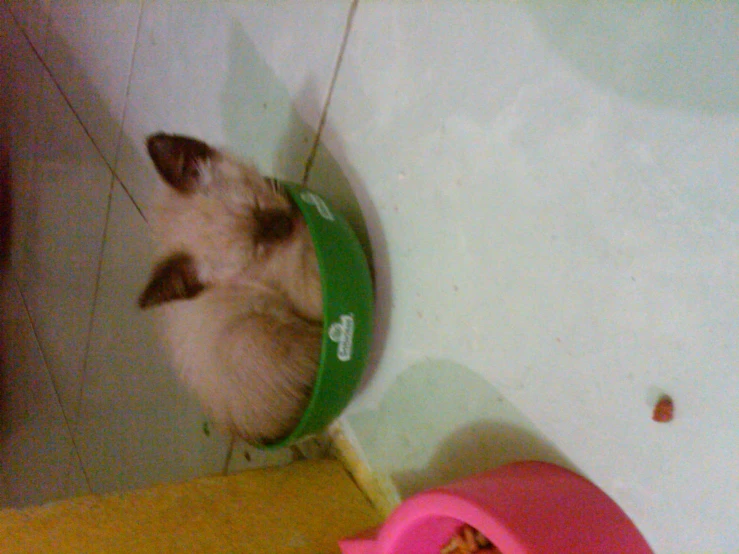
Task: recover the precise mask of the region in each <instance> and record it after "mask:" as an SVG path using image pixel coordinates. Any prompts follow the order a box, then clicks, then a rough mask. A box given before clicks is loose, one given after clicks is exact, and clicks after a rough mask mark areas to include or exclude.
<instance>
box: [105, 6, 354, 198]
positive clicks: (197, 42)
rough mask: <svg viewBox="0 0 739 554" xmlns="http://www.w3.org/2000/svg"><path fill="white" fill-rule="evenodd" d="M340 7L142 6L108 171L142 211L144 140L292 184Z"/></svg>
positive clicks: (148, 174) (328, 67)
mask: <svg viewBox="0 0 739 554" xmlns="http://www.w3.org/2000/svg"><path fill="white" fill-rule="evenodd" d="M348 6H349V4H348V2H329V3H321V4H320V5H316V4H305V3H303V2H299V1H290V2H279V3H259V2H254V3H243V4H236V3H220V2H208V3H206V2H202V3H186V4H183V3H179V2H163V1H153V2H147V3H146V4H145V6H144V11H143V14H142V22H141V30H140V33H139V42H138V44H137V50H136V60H135V63H134V68H133V70H132V75H131V85H130V94H129V98H128V107H127V111H126V118H125V122H124V136H123V139H122V144H121V154H120V159H119V163H118V166H117V173H118V175H119V176H120V178H121V179H122V181H123V183H124V185H125V186H126V187H127V188H128V189H129V190H130V191H131V192H132V194H133V196H134V198H135V199H136V201H137V203H138V204H139V205H142V206H145V204H146V200H147V198H148V194H149V191H150V189H151V187H152V184H153V183H154V182H155V179H156V175H155V172H154V170H153V168H152V167H151V164H150V163H149V162H148V160H147V156H146V154H145V148H144V140H145V137H146V136H147V135H149V134H151V133H154V132H156V131H159V130H164V131H169V132H178V133H183V134H190V135H194V136H196V137H198V138H201V139H203V140H205V141H209V142H211V143H213V144H215V145H225V146H228V147H229V148H231V149H232V150H234V151H236V152H237V153H239V154H241V155H243V156H245V157H248V158H250V159H252V160H254V161H255V162H256V163H257V165H258V166H259V167H260V169H261V170H262V171H263V172H264V173H266V174H274V175H277V176H279V177H283V178H290V179H293V180H299V179H300V178H301V177H302V173H303V166H304V163H305V161H306V158H307V155H308V152H309V150H310V147H311V142H312V139H313V131H314V128H315V126H316V125H317V123H318V118H319V116H320V113H321V107H322V105H323V101H324V98H325V96H326V92H327V90H328V85H329V82H330V78H331V75H332V71H333V68H334V64H335V61H336V57H337V53H338V50H339V45H340V43H341V37H342V34H343V32H344V26H345V21H346V14H347V10H348Z"/></svg>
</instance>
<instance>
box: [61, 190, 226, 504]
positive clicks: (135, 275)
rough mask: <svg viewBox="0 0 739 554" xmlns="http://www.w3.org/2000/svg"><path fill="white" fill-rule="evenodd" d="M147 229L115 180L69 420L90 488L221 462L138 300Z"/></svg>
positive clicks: (215, 439)
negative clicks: (78, 395) (76, 402)
mask: <svg viewBox="0 0 739 554" xmlns="http://www.w3.org/2000/svg"><path fill="white" fill-rule="evenodd" d="M147 232H148V228H147V225H146V223H145V222H144V220H143V219H142V217H141V215H140V214H139V212H138V211H137V210H136V208H135V206H134V205H133V204H132V202H131V200H130V199H129V198H128V196H127V195H126V194H125V192H124V191H123V189H122V188H121V187H120V185H118V184H117V185H116V186H115V187H114V194H113V199H112V204H111V212H110V221H109V225H108V231H107V234H106V242H105V250H104V254H103V265H102V270H101V276H100V288H99V291H98V301H97V305H96V309H95V317H94V321H93V327H92V336H91V341H90V353H89V358H88V362H87V373H86V376H85V382H84V388H83V396H82V402H81V404H80V411H79V417H78V420H77V424H76V426H75V427H74V436H75V439H76V441H77V446H78V448H79V452H80V456H81V458H82V461H83V463H84V465H85V468H86V471H87V474H88V476H89V479H90V485H91V487H92V489H93V491H94V492H106V491H112V490H123V489H131V488H137V487H142V486H145V485H150V484H153V483H158V482H162V481H174V480H183V479H187V478H190V477H195V476H199V475H204V474H212V473H218V472H220V471H222V469H223V463H224V461H225V456H226V450H227V446H228V440H227V439H226V437H223V436H220V435H218V434H217V433H215V432H208V433H207V434H206V433H205V430H204V422H205V418H204V417H203V414H202V412H201V410H200V408H199V406H198V404H197V402H196V401H195V399H194V398H193V397H192V396H190V394H189V393H188V392H187V391H186V390H185V388H184V386H182V385H181V384H180V383H179V382H178V381H177V380H176V379H175V375H174V372H173V371H172V370H171V369H170V368H169V367H167V364H166V362H165V361H164V359H163V356H162V354H161V353H160V347H159V343H158V339H157V334H156V328H155V322H154V320H153V318H152V315H151V314H150V313H149V312H142V311H141V310H140V309H139V308H138V306H137V304H136V300H137V298H138V295H139V293H140V292H141V290H142V289H143V287H144V286H145V285H146V282H147V279H148V273H149V271H150V261H151V255H152V253H151V247H150V243H149V239H148V235H147Z"/></svg>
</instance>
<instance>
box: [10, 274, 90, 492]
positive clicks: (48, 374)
mask: <svg viewBox="0 0 739 554" xmlns="http://www.w3.org/2000/svg"><path fill="white" fill-rule="evenodd" d="M13 280H14V281H15V286H16V289H17V290H18V294H19V295H20V297H21V301H22V302H23V309H24V310H25V312H26V318H27V319H28V323H29V324H30V325H31V331H32V333H33V340H34V342H35V343H36V348H37V349H38V351H39V354H41V359H42V360H43V362H44V370H45V371H46V377H47V379H48V380H49V383H50V384H51V388H52V390H53V391H54V397H55V398H56V403H57V404H58V405H59V409H60V410H61V412H62V418H63V419H64V426H65V427H66V429H67V433H68V434H69V440H70V442H71V443H72V448H73V450H74V456H75V457H76V458H77V461H78V462H79V465H80V470H81V471H82V475H83V476H84V477H85V484H86V485H87V489H88V491H90V492H92V486H91V485H90V478H89V477H88V475H87V470H86V469H85V465H84V464H83V463H82V458H81V456H80V452H79V448H78V447H77V441H76V440H75V438H74V433H73V432H72V426H71V425H70V423H69V418H68V417H67V412H66V410H65V409H64V405H63V404H62V400H61V397H60V396H59V391H58V390H57V388H56V385H55V383H54V379H53V378H52V376H51V371H50V370H49V361H48V360H47V359H46V354H44V349H43V348H41V341H40V340H39V336H38V330H37V329H36V325H35V324H34V322H33V318H32V317H31V312H30V310H29V309H28V302H27V301H26V297H25V295H24V294H23V289H22V287H21V285H20V283H19V282H18V277H17V275H15V270H14V271H13Z"/></svg>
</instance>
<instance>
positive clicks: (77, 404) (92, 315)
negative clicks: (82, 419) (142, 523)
mask: <svg viewBox="0 0 739 554" xmlns="http://www.w3.org/2000/svg"><path fill="white" fill-rule="evenodd" d="M114 187H115V177H112V176H111V178H110V186H109V187H108V202H107V206H106V208H105V224H104V225H103V237H102V240H101V241H100V256H99V257H98V264H97V269H96V272H95V287H94V288H93V292H92V307H91V309H90V321H89V323H88V324H87V333H86V336H85V346H84V349H83V352H82V372H81V373H80V383H79V388H78V390H77V395H76V397H77V398H76V399H75V401H74V403H75V404H74V406H73V412H74V420H75V421H78V420H79V412H80V407H81V406H82V395H83V392H84V389H85V378H86V377H87V361H88V357H89V355H90V346H91V344H92V327H93V324H94V322H95V314H96V312H97V308H98V292H99V290H100V278H101V276H102V272H103V256H104V255H105V246H106V245H107V243H108V226H109V225H110V211H111V206H112V204H113V189H114ZM65 417H66V416H65ZM69 426H70V428H71V427H72V425H71V424H69Z"/></svg>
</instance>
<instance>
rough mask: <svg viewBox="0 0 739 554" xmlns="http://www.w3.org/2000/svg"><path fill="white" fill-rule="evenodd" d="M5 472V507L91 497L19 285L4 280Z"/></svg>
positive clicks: (0, 315) (0, 376)
mask: <svg viewBox="0 0 739 554" xmlns="http://www.w3.org/2000/svg"><path fill="white" fill-rule="evenodd" d="M0 293H1V294H2V308H1V309H0V380H1V384H2V386H0V395H1V398H0V429H1V432H0V468H1V470H2V481H3V484H4V489H5V491H4V498H2V499H1V500H2V501H3V505H6V506H24V505H29V504H41V503H43V502H47V501H50V500H58V499H61V498H66V497H68V496H74V495H77V494H85V493H87V492H89V489H88V488H87V483H86V481H85V476H84V473H83V472H82V467H81V465H80V462H79V459H78V458H77V453H76V451H75V448H74V443H73V442H72V439H71V435H70V432H69V428H68V427H67V425H66V422H65V420H64V415H63V413H62V409H61V406H60V405H59V402H58V400H57V397H56V393H55V392H54V388H53V386H52V383H51V380H50V378H49V373H48V371H47V369H46V366H45V364H44V360H43V357H42V356H41V352H40V350H39V347H38V345H37V343H36V341H35V337H34V334H33V329H32V327H31V321H30V319H29V317H28V313H27V312H26V309H25V306H24V305H23V300H22V298H21V295H20V292H19V290H18V287H17V285H16V283H15V281H14V280H13V279H12V278H11V277H6V278H5V279H3V280H2V290H1V291H0Z"/></svg>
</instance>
